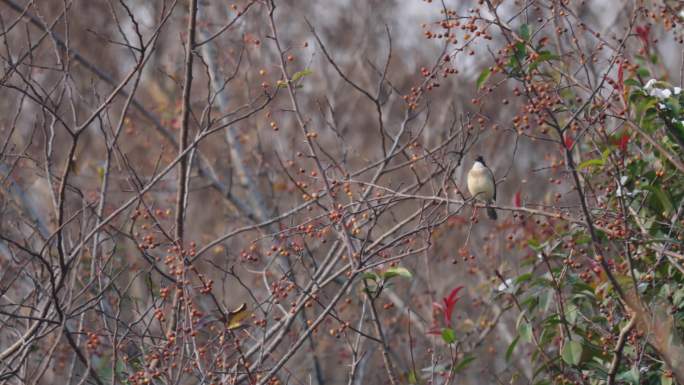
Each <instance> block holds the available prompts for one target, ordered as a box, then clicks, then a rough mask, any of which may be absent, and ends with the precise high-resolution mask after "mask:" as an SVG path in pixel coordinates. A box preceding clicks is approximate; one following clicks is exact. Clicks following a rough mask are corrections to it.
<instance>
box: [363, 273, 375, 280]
mask: <svg viewBox="0 0 684 385" xmlns="http://www.w3.org/2000/svg"><path fill="white" fill-rule="evenodd" d="M362 277H363V279H370V280H371V281H377V280H378V275H377V274H375V273H370V272H365V273H363V276H362Z"/></svg>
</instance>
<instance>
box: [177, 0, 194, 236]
mask: <svg viewBox="0 0 684 385" xmlns="http://www.w3.org/2000/svg"><path fill="white" fill-rule="evenodd" d="M188 11H189V12H188V13H189V15H188V29H187V34H188V44H187V47H186V49H185V82H184V83H183V100H182V103H183V109H182V111H181V128H180V133H179V140H178V146H179V148H178V153H179V154H181V155H182V154H183V153H184V152H185V149H186V148H187V146H188V126H189V119H190V90H191V88H192V63H193V58H194V56H193V50H194V48H195V30H196V27H197V0H190V4H189V6H188ZM187 167H188V156H187V154H186V155H183V156H182V157H181V159H180V162H179V163H178V189H177V195H176V242H178V244H179V246H180V247H181V248H182V247H183V235H184V234H183V230H184V229H183V217H184V214H185V205H186V202H185V200H186V191H187Z"/></svg>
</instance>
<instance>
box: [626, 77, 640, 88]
mask: <svg viewBox="0 0 684 385" xmlns="http://www.w3.org/2000/svg"><path fill="white" fill-rule="evenodd" d="M625 85H626V86H633V87H641V83H639V82H638V81H636V80H635V79H627V80H625Z"/></svg>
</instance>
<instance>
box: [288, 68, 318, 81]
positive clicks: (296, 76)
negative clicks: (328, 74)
mask: <svg viewBox="0 0 684 385" xmlns="http://www.w3.org/2000/svg"><path fill="white" fill-rule="evenodd" d="M312 73H313V71H312V70H310V69H308V68H306V69H303V70H301V71H299V72H295V74H294V75H292V81H293V82H296V81H297V80H299V79H301V78H303V77H304V76H309V75H311V74H312Z"/></svg>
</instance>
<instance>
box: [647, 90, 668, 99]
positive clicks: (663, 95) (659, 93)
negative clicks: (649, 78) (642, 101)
mask: <svg viewBox="0 0 684 385" xmlns="http://www.w3.org/2000/svg"><path fill="white" fill-rule="evenodd" d="M648 94H649V95H651V96H655V97H656V98H658V99H661V100H662V99H667V98H669V97H670V96H672V91H670V90H668V89H665V90H662V89H660V88H653V89H651V90H649V91H648Z"/></svg>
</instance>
